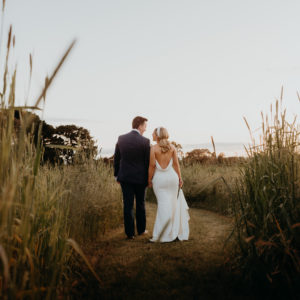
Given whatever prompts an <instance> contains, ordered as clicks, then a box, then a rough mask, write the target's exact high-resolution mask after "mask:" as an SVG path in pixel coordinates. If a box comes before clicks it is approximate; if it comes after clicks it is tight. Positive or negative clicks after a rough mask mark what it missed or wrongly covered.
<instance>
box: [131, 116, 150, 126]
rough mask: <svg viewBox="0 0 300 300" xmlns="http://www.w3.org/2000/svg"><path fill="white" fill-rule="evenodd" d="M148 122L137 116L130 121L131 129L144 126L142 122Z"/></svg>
mask: <svg viewBox="0 0 300 300" xmlns="http://www.w3.org/2000/svg"><path fill="white" fill-rule="evenodd" d="M146 121H148V119H146V118H144V117H140V116H137V117H135V118H134V119H133V120H132V128H133V129H138V128H139V126H140V125H142V124H144V122H146Z"/></svg>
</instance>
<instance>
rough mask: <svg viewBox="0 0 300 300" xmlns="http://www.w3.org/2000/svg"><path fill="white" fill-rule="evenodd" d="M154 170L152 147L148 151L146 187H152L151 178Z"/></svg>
mask: <svg viewBox="0 0 300 300" xmlns="http://www.w3.org/2000/svg"><path fill="white" fill-rule="evenodd" d="M154 170H155V155H154V146H151V149H150V161H149V171H148V187H152V178H153V174H154Z"/></svg>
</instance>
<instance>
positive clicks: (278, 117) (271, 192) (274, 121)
mask: <svg viewBox="0 0 300 300" xmlns="http://www.w3.org/2000/svg"><path fill="white" fill-rule="evenodd" d="M281 105H282V98H281V100H280V101H276V105H275V112H273V109H272V106H271V114H270V115H269V116H268V115H266V116H264V115H263V114H262V127H261V143H260V144H259V145H256V144H255V140H254V138H252V145H250V146H249V148H248V149H247V151H248V156H249V159H248V160H247V162H246V163H244V164H243V166H242V167H241V176H240V177H239V180H238V185H237V193H236V198H235V202H234V206H233V210H234V213H235V221H236V236H237V241H238V246H239V253H240V254H239V256H238V259H239V260H240V265H239V266H240V268H241V269H242V270H243V272H244V274H245V276H246V278H247V279H248V280H250V282H251V283H253V284H255V285H258V286H259V287H261V288H262V287H267V286H269V287H271V288H274V289H275V287H276V286H277V287H278V286H280V287H281V288H280V289H277V292H278V290H279V291H281V292H282V293H283V294H282V295H281V296H283V297H286V299H288V298H292V297H293V295H295V293H296V286H297V284H299V282H300V252H299V251H300V153H299V144H300V138H299V137H300V130H299V129H300V127H299V124H297V119H296V117H295V119H294V120H293V122H290V123H289V122H288V121H287V118H286V110H283V109H282V108H281ZM247 125H248V124H247ZM248 127H249V126H248ZM249 130H250V128H249ZM250 132H251V131H250ZM271 290H272V289H271ZM298 292H299V290H298Z"/></svg>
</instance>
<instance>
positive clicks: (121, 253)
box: [89, 203, 239, 299]
mask: <svg viewBox="0 0 300 300" xmlns="http://www.w3.org/2000/svg"><path fill="white" fill-rule="evenodd" d="M146 209H147V228H148V230H149V236H143V237H137V238H136V239H134V240H126V239H125V235H124V231H123V226H121V227H120V228H118V229H116V230H114V231H112V232H110V233H109V234H107V235H106V236H104V237H102V238H101V240H99V241H95V243H94V245H93V247H92V249H91V248H90V249H89V253H90V255H89V258H90V260H91V261H92V262H93V265H94V267H95V269H96V271H97V273H98V274H99V276H100V277H101V280H102V281H103V283H102V287H101V290H98V291H97V293H96V295H97V296H96V295H95V294H93V293H95V291H93V292H92V290H93V288H92V289H90V295H92V294H93V296H89V297H93V299H95V298H96V297H97V298H98V297H99V299H100V298H101V299H170V298H171V299H232V294H231V291H230V285H231V279H230V278H228V276H226V274H225V273H224V268H223V265H224V261H225V260H226V256H227V254H226V252H225V250H224V248H223V246H224V241H225V239H226V237H228V235H229V233H230V231H231V228H232V220H231V219H230V218H228V217H224V216H221V215H219V214H216V213H213V212H210V211H207V210H202V209H195V208H192V209H190V210H189V213H190V217H191V219H190V240H189V241H185V242H179V241H177V242H172V243H164V244H160V243H150V242H149V238H150V237H151V233H152V228H153V224H154V220H155V214H156V205H155V204H153V203H147V206H146ZM236 299H239V298H236Z"/></svg>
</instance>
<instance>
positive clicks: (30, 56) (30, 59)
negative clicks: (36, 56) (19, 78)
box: [29, 53, 32, 76]
mask: <svg viewBox="0 0 300 300" xmlns="http://www.w3.org/2000/svg"><path fill="white" fill-rule="evenodd" d="M29 67H30V76H31V75H32V55H31V53H30V54H29Z"/></svg>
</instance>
